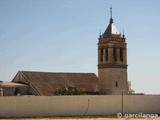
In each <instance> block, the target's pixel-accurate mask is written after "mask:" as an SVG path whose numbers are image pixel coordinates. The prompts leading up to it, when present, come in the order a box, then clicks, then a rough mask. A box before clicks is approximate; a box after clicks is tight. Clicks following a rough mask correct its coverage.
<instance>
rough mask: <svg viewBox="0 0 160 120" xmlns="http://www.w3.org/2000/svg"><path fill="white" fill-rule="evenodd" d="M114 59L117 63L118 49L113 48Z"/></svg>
mask: <svg viewBox="0 0 160 120" xmlns="http://www.w3.org/2000/svg"><path fill="white" fill-rule="evenodd" d="M113 57H114V61H117V53H116V48H113Z"/></svg>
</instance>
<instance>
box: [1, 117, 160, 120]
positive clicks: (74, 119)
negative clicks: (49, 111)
mask: <svg viewBox="0 0 160 120" xmlns="http://www.w3.org/2000/svg"><path fill="white" fill-rule="evenodd" d="M0 120H160V117H158V118H128V119H127V118H107V117H106V118H99V117H97V118H92V117H90V118H89V117H88V118H69V117H66V118H64V117H59V118H14V119H13V118H10V119H0Z"/></svg>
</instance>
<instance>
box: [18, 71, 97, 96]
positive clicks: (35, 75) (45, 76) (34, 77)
mask: <svg viewBox="0 0 160 120" xmlns="http://www.w3.org/2000/svg"><path fill="white" fill-rule="evenodd" d="M20 73H21V74H23V76H25V78H26V79H27V81H29V82H30V84H31V85H33V86H34V88H35V89H36V90H37V91H38V92H39V93H40V95H53V91H54V90H55V89H57V88H62V87H64V86H73V87H77V88H79V89H83V90H85V91H87V92H90V93H97V92H98V78H97V76H96V75H95V74H94V73H53V72H31V71H20Z"/></svg>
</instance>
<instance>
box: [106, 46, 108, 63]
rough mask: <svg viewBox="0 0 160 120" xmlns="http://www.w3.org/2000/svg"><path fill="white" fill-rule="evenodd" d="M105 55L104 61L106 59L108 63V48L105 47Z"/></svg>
mask: <svg viewBox="0 0 160 120" xmlns="http://www.w3.org/2000/svg"><path fill="white" fill-rule="evenodd" d="M105 54H106V56H105V59H106V61H108V48H107V47H106V49H105Z"/></svg>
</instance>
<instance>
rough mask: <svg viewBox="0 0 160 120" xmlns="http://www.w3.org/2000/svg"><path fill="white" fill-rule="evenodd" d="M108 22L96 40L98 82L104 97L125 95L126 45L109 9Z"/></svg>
mask: <svg viewBox="0 0 160 120" xmlns="http://www.w3.org/2000/svg"><path fill="white" fill-rule="evenodd" d="M110 14H111V17H110V21H109V25H108V27H107V29H106V30H105V32H104V33H103V34H102V35H101V34H100V36H99V38H98V40H99V41H98V80H99V87H100V93H101V94H104V95H120V94H127V92H128V82H127V43H126V41H125V40H126V38H125V35H124V33H123V35H121V34H120V33H119V32H118V30H117V28H116V27H115V25H114V23H113V19H112V8H110Z"/></svg>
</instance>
